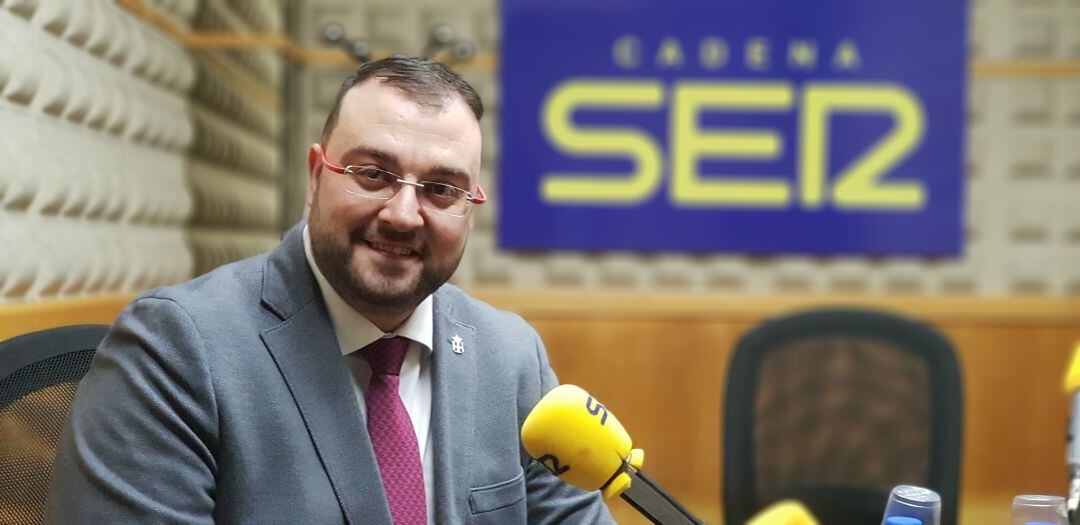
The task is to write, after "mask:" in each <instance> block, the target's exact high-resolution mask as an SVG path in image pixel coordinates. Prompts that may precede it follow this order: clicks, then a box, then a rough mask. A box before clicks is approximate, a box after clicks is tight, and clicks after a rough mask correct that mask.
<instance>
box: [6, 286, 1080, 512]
mask: <svg viewBox="0 0 1080 525" xmlns="http://www.w3.org/2000/svg"><path fill="white" fill-rule="evenodd" d="M474 294H475V295H477V296H478V297H480V298H482V299H485V300H487V301H488V302H490V303H492V304H494V305H495V306H498V307H502V308H506V309H509V310H512V311H516V312H518V313H520V314H522V315H523V316H524V317H525V318H526V319H527V320H528V321H529V322H530V323H532V324H533V326H535V327H536V329H537V330H538V331H539V332H540V334H541V336H542V337H543V339H544V341H545V343H546V344H547V346H548V350H549V353H550V356H551V360H552V364H553V366H554V367H555V370H556V372H557V373H558V374H559V378H560V380H561V381H562V382H564V383H574V384H577V385H580V386H581V387H583V388H585V389H586V390H588V391H590V392H591V393H593V394H594V395H595V396H596V397H597V398H598V399H600V400H601V401H602V402H603V403H604V404H605V405H607V406H608V407H609V409H610V410H611V411H612V412H613V413H614V414H615V415H616V416H618V418H619V419H620V420H621V421H622V423H623V424H624V425H625V426H626V428H627V430H628V431H629V432H630V433H631V436H633V438H634V441H635V445H636V446H638V447H641V448H644V449H645V451H646V456H645V457H646V459H645V467H646V471H647V472H648V473H649V474H650V476H652V477H653V478H654V479H656V480H657V481H658V482H659V483H660V484H661V485H662V486H664V487H665V488H667V489H668V490H670V491H671V492H672V493H673V494H675V495H677V496H678V497H679V498H680V499H681V500H682V501H683V502H684V503H686V504H687V506H688V507H690V509H691V510H692V511H693V512H694V513H695V514H697V515H698V516H699V517H701V518H702V519H704V520H706V521H707V522H709V523H721V507H720V491H721V484H722V480H721V466H722V464H721V457H720V446H721V436H722V435H723V433H722V432H723V429H722V428H721V410H722V407H723V389H724V378H725V377H726V374H727V363H728V360H729V359H730V357H731V350H732V348H733V346H734V344H735V342H736V341H737V340H738V338H739V337H740V336H741V335H742V334H743V333H745V332H746V331H747V330H749V329H750V328H751V327H753V326H755V325H756V324H757V323H758V322H760V321H761V320H762V319H763V318H765V317H768V316H771V315H776V314H780V313H784V312H788V311H791V310H793V309H799V308H806V307H811V306H821V305H836V304H843V305H865V306H871V307H877V308H886V309H890V310H896V311H900V312H903V313H906V314H908V315H912V316H915V317H920V318H922V319H924V320H928V321H930V322H932V323H934V324H935V325H937V326H938V327H939V328H940V329H941V330H942V331H943V332H944V333H945V334H946V335H947V336H948V337H949V338H950V339H951V340H952V341H953V343H954V344H955V345H956V348H957V352H958V356H959V359H960V363H961V367H962V369H963V373H964V381H965V385H964V387H965V389H964V391H965V434H964V458H963V472H962V496H961V508H960V516H961V523H962V524H969V523H970V524H975V525H981V524H983V523H1004V522H1007V520H1008V515H1009V507H1010V504H1011V501H1012V497H1013V496H1014V495H1016V494H1020V493H1046V494H1063V493H1064V491H1065V468H1064V435H1065V422H1066V420H1067V417H1068V399H1067V398H1066V396H1065V395H1064V393H1063V392H1062V391H1061V379H1062V375H1063V373H1064V370H1065V367H1066V366H1067V363H1068V360H1069V357H1070V356H1071V352H1072V348H1073V347H1074V345H1075V344H1076V343H1077V342H1080V301H1076V300H1058V299H1033V298H1015V299H1013V298H967V299H960V298H950V299H935V298H917V297H873V298H857V297H794V296H782V297H739V298H717V297H711V296H702V295H674V294H672V295H664V296H647V295H637V294H608V295H603V294H600V295H597V294H589V295H585V294H572V293H565V292H563V293H540V292H537V293H524V292H509V291H497V292H492V291H474ZM128 300H130V297H109V298H102V299H73V300H70V301H65V302H53V303H46V304H25V305H7V306H5V307H3V308H0V339H2V338H6V337H10V336H13V335H17V334H19V333H25V332H29V331H33V330H35V329H40V328H45V327H49V326H59V325H64V324H77V323H85V322H108V321H109V320H110V319H112V318H113V317H115V315H116V313H118V312H119V310H120V309H121V308H122V306H123V305H124V303H126V302H127V301H128ZM611 507H612V510H613V512H614V513H615V515H616V517H617V518H618V519H619V521H620V523H629V524H635V523H642V524H644V523H645V521H644V520H642V519H641V518H640V517H638V516H637V514H636V512H635V511H634V510H633V509H632V508H630V507H629V506H628V505H626V504H624V503H622V502H621V501H619V500H616V501H614V502H611ZM825 525H829V524H825Z"/></svg>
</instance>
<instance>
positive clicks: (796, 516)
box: [746, 500, 818, 525]
mask: <svg viewBox="0 0 1080 525" xmlns="http://www.w3.org/2000/svg"><path fill="white" fill-rule="evenodd" d="M746 525H818V521H817V520H816V519H814V515H813V514H810V511H809V510H806V507H804V506H803V504H802V503H799V502H798V501H795V500H784V501H778V502H776V503H773V504H772V505H769V506H768V507H767V508H765V510H762V511H761V512H759V513H757V515H755V516H754V517H753V518H751V519H750V521H748V522H746Z"/></svg>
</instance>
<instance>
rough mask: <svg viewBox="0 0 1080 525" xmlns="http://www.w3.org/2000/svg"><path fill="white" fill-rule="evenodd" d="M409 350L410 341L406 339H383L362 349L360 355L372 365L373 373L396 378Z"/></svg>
mask: <svg viewBox="0 0 1080 525" xmlns="http://www.w3.org/2000/svg"><path fill="white" fill-rule="evenodd" d="M408 349H409V340H408V339H405V338H404V337H400V336H394V337H383V338H380V339H377V340H376V341H375V342H374V343H371V344H369V345H367V346H365V347H363V348H361V349H360V355H362V356H364V359H367V362H368V364H369V365H371V373H373V374H382V375H393V376H396V375H398V373H399V372H401V362H402V361H404V360H405V351H406V350H408Z"/></svg>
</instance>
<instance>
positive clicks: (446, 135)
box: [308, 78, 480, 313]
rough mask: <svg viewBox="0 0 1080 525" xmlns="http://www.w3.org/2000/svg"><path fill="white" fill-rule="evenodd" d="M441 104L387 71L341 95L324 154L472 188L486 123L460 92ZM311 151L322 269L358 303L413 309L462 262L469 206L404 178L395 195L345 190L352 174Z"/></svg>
mask: <svg viewBox="0 0 1080 525" xmlns="http://www.w3.org/2000/svg"><path fill="white" fill-rule="evenodd" d="M441 102H442V103H441V105H438V106H432V105H431V104H420V103H417V102H415V101H413V100H411V99H410V98H408V96H407V95H405V94H404V93H402V92H401V91H399V90H398V89H397V88H395V87H393V86H390V85H385V84H383V83H382V81H381V80H379V79H377V78H375V79H369V80H367V81H365V82H364V83H362V84H360V85H358V86H356V87H354V88H352V89H351V90H350V91H349V92H348V93H347V94H346V95H345V97H344V99H343V100H342V102H341V108H340V113H339V115H338V123H337V127H336V128H335V129H334V131H333V132H332V133H331V134H330V137H329V139H328V140H327V143H326V144H324V145H323V147H325V148H326V158H327V160H329V162H331V163H333V164H337V165H339V166H348V165H356V166H360V165H372V166H376V167H378V168H381V169H383V170H386V171H389V172H391V173H395V174H397V175H398V176H400V177H402V178H404V179H406V180H410V181H435V182H444V183H447V184H453V185H455V186H458V187H460V188H464V189H466V190H469V191H472V192H474V193H475V192H476V186H477V182H478V180H477V179H478V176H479V173H480V126H479V123H478V122H477V121H476V117H475V116H474V115H473V113H472V111H471V110H470V109H469V107H468V106H467V105H466V104H465V102H464V101H463V100H462V99H461V98H460V97H459V96H458V95H456V94H454V95H452V96H447V97H446V98H445V99H443V100H442V101H441ZM320 155H321V152H320V151H319V150H318V146H317V145H316V146H313V147H312V151H311V152H310V153H309V155H308V165H309V188H308V189H309V193H308V205H309V206H310V207H311V211H310V215H309V219H308V228H309V231H310V234H311V246H312V251H313V252H314V255H315V261H316V263H317V264H318V266H319V269H320V270H321V271H322V272H323V274H324V275H325V276H326V278H327V280H328V281H329V282H330V284H331V285H332V286H333V287H334V289H335V290H336V291H337V292H338V294H340V295H341V296H342V298H343V299H345V300H346V302H348V303H349V304H350V305H352V306H353V307H354V308H358V309H361V311H362V313H364V312H363V309H365V308H373V307H374V308H384V309H390V310H399V311H406V310H409V311H411V309H412V308H415V306H416V305H417V304H419V303H420V301H422V300H423V299H424V298H425V297H427V296H428V295H429V294H431V293H432V292H434V291H435V289H436V288H438V287H439V286H441V285H442V284H443V283H445V282H446V280H447V279H449V278H450V276H451V275H452V274H453V273H454V270H455V269H457V266H458V263H459V262H460V261H461V256H462V253H463V252H464V250H465V241H466V240H467V239H468V236H469V231H470V230H471V229H472V211H471V210H470V212H469V213H468V214H467V215H466V216H465V217H453V216H450V215H444V214H439V213H436V212H433V211H429V210H426V209H424V208H422V207H421V206H420V203H419V202H418V200H417V198H418V196H419V194H418V193H417V191H418V189H417V188H414V187H412V186H408V185H399V186H400V188H399V189H398V191H397V193H396V194H395V195H394V196H393V197H392V198H390V199H389V200H377V199H371V198H365V197H362V196H359V195H354V194H351V193H349V192H348V191H346V190H347V189H348V190H353V189H355V188H356V186H355V182H353V181H352V179H351V178H350V176H349V175H343V174H339V173H335V172H332V171H330V170H328V169H325V168H324V167H323V166H322V165H321V162H320V160H319V156H320Z"/></svg>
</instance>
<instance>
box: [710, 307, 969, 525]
mask: <svg viewBox="0 0 1080 525" xmlns="http://www.w3.org/2000/svg"><path fill="white" fill-rule="evenodd" d="M962 392H963V385H962V382H961V377H960V367H959V365H958V364H957V360H956V356H955V353H954V351H953V347H952V345H951V344H950V343H949V342H948V341H947V340H946V339H945V338H944V337H942V336H941V335H940V334H939V333H938V332H937V331H936V330H934V329H933V328H931V327H929V326H927V325H925V324H923V323H920V322H917V321H913V320H910V319H906V318H903V317H899V316H896V315H892V314H889V313H884V312H875V311H867V310H855V309H821V310H812V311H807V312H801V313H796V314H793V315H788V316H785V317H781V318H777V319H772V320H769V321H766V322H765V323H763V324H762V325H760V326H758V327H756V328H754V329H753V330H751V331H750V332H749V333H747V334H746V335H745V336H743V338H742V339H741V340H740V341H739V343H738V345H737V346H736V349H735V354H734V356H733V357H732V360H731V366H730V368H729V370H728V380H727V397H726V401H725V403H726V408H725V414H724V446H723V455H724V489H723V492H724V494H723V499H724V519H725V521H726V523H727V524H728V525H742V524H743V523H745V522H746V521H747V520H748V519H749V518H750V517H751V516H753V514H754V513H756V512H757V511H759V510H761V509H762V508H764V507H766V506H768V505H769V504H771V503H773V502H776V501H778V500H781V499H787V498H794V499H797V500H800V501H802V502H803V503H804V504H805V505H806V506H807V507H808V508H809V509H810V510H811V512H813V513H814V515H815V516H816V517H817V519H818V521H820V522H821V523H822V524H823V525H880V524H881V517H882V514H883V511H884V509H885V502H886V500H887V499H888V494H889V491H890V490H891V489H892V487H893V486H895V485H899V484H912V485H919V486H923V487H927V488H931V489H933V490H935V491H937V492H938V493H939V494H940V495H941V500H942V512H941V523H942V525H955V524H956V514H957V501H958V494H959V484H960V481H959V478H960V447H961V435H962V433H963V421H962V417H963V408H962V402H963V401H962V396H963V393H962Z"/></svg>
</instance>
